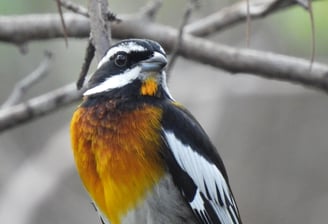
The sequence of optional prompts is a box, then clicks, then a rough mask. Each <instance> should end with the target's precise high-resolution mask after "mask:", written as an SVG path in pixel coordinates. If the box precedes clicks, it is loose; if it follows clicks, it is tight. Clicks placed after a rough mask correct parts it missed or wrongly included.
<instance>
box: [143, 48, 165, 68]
mask: <svg viewBox="0 0 328 224" xmlns="http://www.w3.org/2000/svg"><path fill="white" fill-rule="evenodd" d="M166 64H167V59H166V57H165V55H163V54H161V53H158V52H155V53H154V55H153V56H152V57H151V58H149V59H147V60H144V61H142V62H140V65H141V71H142V72H159V71H161V70H162V69H163V68H164V67H165V66H166Z"/></svg>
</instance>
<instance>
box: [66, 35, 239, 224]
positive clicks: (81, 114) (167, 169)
mask: <svg viewBox="0 0 328 224" xmlns="http://www.w3.org/2000/svg"><path fill="white" fill-rule="evenodd" d="M167 63H168V59H167V56H166V53H165V51H164V49H163V47H162V46H161V45H160V44H159V43H158V42H155V41H153V40H148V39H125V40H121V41H118V42H117V43H115V44H114V45H112V46H111V47H110V48H109V49H108V51H107V52H106V54H105V55H104V56H103V58H102V59H101V60H100V61H99V64H98V66H97V68H96V70H95V72H94V73H93V74H92V75H91V77H90V78H89V80H88V83H87V84H86V90H85V92H84V94H83V100H82V102H81V104H80V105H79V106H78V107H77V108H76V110H75V111H74V113H73V116H72V120H71V125H70V135H71V143H72V148H73V156H74V159H75V163H76V167H77V171H78V174H79V176H80V178H81V180H82V183H83V184H84V187H85V189H86V191H87V192H88V194H89V196H90V198H91V200H92V202H93V203H94V205H95V207H96V210H97V211H98V213H99V216H100V219H101V222H102V223H103V224H183V223H188V224H241V223H242V221H241V218H240V214H239V210H238V207H237V204H236V202H235V198H234V196H233V193H232V191H231V187H230V184H229V180H228V175H227V171H226V168H225V166H224V164H223V161H222V159H221V157H220V155H219V154H218V151H217V150H216V147H215V146H214V145H213V143H212V142H211V140H210V139H209V137H208V135H207V134H206V132H205V130H204V129H203V128H202V126H201V125H200V123H199V122H198V121H197V120H196V118H195V117H194V116H193V115H192V114H191V113H190V112H189V111H188V110H187V109H186V108H185V107H184V106H183V105H182V104H180V103H179V102H177V101H175V100H174V98H173V97H172V95H171V94H170V92H169V89H168V85H167V80H166V79H167V77H166V72H165V67H166V65H167Z"/></svg>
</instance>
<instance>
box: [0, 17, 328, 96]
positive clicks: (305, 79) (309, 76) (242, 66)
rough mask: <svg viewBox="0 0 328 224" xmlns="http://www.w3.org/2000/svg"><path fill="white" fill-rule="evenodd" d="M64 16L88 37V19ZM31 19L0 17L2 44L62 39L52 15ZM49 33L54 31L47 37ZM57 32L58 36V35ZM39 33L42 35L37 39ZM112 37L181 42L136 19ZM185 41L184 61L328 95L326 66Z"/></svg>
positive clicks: (169, 44) (188, 37)
mask: <svg viewBox="0 0 328 224" xmlns="http://www.w3.org/2000/svg"><path fill="white" fill-rule="evenodd" d="M64 16H65V21H66V23H67V29H68V34H69V35H70V34H71V33H72V34H74V36H80V37H82V36H84V37H88V32H86V31H87V30H86V27H88V23H87V21H86V20H85V18H81V16H78V15H76V16H74V15H71V14H69V15H66V14H64ZM31 18H32V17H30V16H20V17H4V16H2V17H0V40H3V41H8V39H9V40H10V41H17V39H16V38H19V37H20V38H25V39H24V40H25V41H27V40H33V39H40V38H53V37H54V36H57V37H58V36H60V35H62V33H61V32H60V31H59V30H57V29H56V27H60V21H59V18H58V17H57V16H53V17H52V19H53V20H50V19H49V18H51V16H49V15H47V16H45V17H43V16H38V17H37V16H35V15H34V16H33V19H31ZM36 21H37V22H36ZM73 21H74V23H73ZM140 21H142V22H140ZM36 24H37V25H36ZM52 26H54V27H52ZM81 26H82V27H83V26H86V27H83V28H81V31H80V32H78V31H79V30H77V29H76V27H81ZM20 28H22V29H20ZM71 29H72V30H71ZM37 30H38V31H39V32H37ZM49 30H54V31H52V32H51V33H50V34H48V35H47V36H44V34H46V33H47V31H49ZM56 30H57V31H58V33H56ZM38 33H40V35H39V36H36V35H37V34H38ZM112 34H113V37H114V38H118V39H123V38H131V37H135V38H149V39H153V40H156V41H158V42H160V43H161V44H162V45H163V46H164V47H165V48H166V49H167V50H168V51H171V50H172V48H173V46H174V45H175V44H176V41H177V38H178V31H177V30H176V29H173V28H171V27H168V26H164V25H160V24H155V23H152V22H147V21H145V20H139V19H138V18H136V17H126V18H125V19H123V21H122V22H120V23H118V24H117V23H112ZM183 40H184V41H183V44H182V46H181V47H180V49H179V54H181V56H183V57H185V58H189V59H191V60H195V61H198V62H201V63H204V64H208V65H211V66H214V67H216V68H220V69H224V70H226V71H228V72H231V73H250V74H254V75H257V76H261V77H265V78H269V79H279V80H285V81H289V82H292V83H302V84H303V85H306V86H309V87H314V88H316V89H321V90H324V91H325V92H328V87H327V74H328V66H327V65H323V64H319V63H313V66H312V67H313V68H312V70H311V71H309V61H307V60H304V59H299V58H295V57H290V56H284V55H280V54H275V53H267V52H262V51H257V50H250V49H237V48H233V47H229V46H225V45H219V44H216V43H213V42H210V41H208V40H205V39H203V38H199V37H193V36H191V35H188V34H185V35H184V37H183ZM20 41H22V39H20Z"/></svg>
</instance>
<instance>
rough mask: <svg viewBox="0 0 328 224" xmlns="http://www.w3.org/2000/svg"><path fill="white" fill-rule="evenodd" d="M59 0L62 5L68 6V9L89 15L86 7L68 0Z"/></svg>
mask: <svg viewBox="0 0 328 224" xmlns="http://www.w3.org/2000/svg"><path fill="white" fill-rule="evenodd" d="M59 1H60V4H61V5H62V7H64V8H66V9H67V10H70V11H72V12H74V13H77V14H80V15H82V16H85V17H89V13H88V10H87V9H86V8H85V7H83V6H81V5H78V4H76V3H75V2H72V1H68V0H59Z"/></svg>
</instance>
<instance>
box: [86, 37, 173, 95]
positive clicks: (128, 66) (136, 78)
mask: <svg viewBox="0 0 328 224" xmlns="http://www.w3.org/2000/svg"><path fill="white" fill-rule="evenodd" d="M166 64H167V59H166V54H165V51H164V50H163V48H162V47H161V46H160V45H159V44H158V43H157V42H155V41H152V40H146V39H127V40H123V41H120V42H118V43H116V44H115V45H113V46H112V47H111V48H110V49H109V50H108V51H107V53H106V55H105V56H104V57H103V58H102V59H101V61H100V62H99V64H98V67H97V70H96V72H95V73H94V74H93V75H92V77H91V79H90V81H89V83H88V90H87V91H86V92H85V93H84V95H85V96H99V95H100V96H101V95H113V94H111V93H115V96H117V95H119V94H125V95H126V96H128V95H131V96H137V95H141V96H142V95H145V96H158V91H161V92H165V93H166V95H167V96H170V94H169V93H168V90H167V86H166V77H165V71H164V67H165V66H166Z"/></svg>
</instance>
